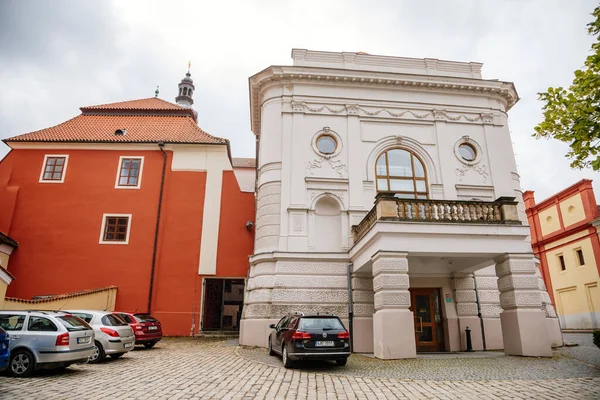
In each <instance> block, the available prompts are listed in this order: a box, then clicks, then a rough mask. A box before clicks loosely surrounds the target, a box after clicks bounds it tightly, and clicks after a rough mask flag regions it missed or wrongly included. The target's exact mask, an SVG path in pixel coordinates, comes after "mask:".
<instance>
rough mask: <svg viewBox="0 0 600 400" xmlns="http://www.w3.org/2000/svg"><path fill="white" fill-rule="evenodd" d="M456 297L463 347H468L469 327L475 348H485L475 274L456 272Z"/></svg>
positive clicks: (464, 348) (463, 348)
mask: <svg viewBox="0 0 600 400" xmlns="http://www.w3.org/2000/svg"><path fill="white" fill-rule="evenodd" d="M454 298H455V300H456V314H457V315H458V328H459V333H460V345H461V349H462V350H466V349H467V334H466V329H467V328H469V329H470V331H471V343H472V345H473V350H483V338H482V335H481V320H480V319H479V312H478V309H477V293H476V292H475V279H474V277H473V274H466V273H455V274H454Z"/></svg>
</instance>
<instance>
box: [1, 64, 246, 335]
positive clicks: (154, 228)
mask: <svg viewBox="0 0 600 400" xmlns="http://www.w3.org/2000/svg"><path fill="white" fill-rule="evenodd" d="M187 77H188V78H189V73H188V75H187ZM182 85H183V87H182ZM186 85H187V86H191V87H192V88H193V85H192V83H191V78H190V79H189V80H188V81H187V82H185V78H184V81H182V84H180V94H181V95H180V97H178V102H180V101H179V100H182V101H181V102H180V104H182V105H177V104H172V103H169V102H167V101H164V100H160V99H158V98H149V99H141V100H134V101H127V102H122V103H114V104H106V105H101V106H92V107H83V108H81V114H80V115H79V116H77V117H75V118H73V119H71V120H69V121H66V122H64V123H62V124H60V125H57V126H54V127H51V128H47V129H43V130H40V131H36V132H32V133H28V134H25V135H20V136H16V137H12V138H9V139H6V140H4V142H5V143H6V144H7V145H8V146H10V147H11V151H10V152H9V154H8V155H7V156H6V157H5V158H4V159H3V160H2V161H1V162H0V210H1V212H0V231H2V232H4V233H6V234H8V235H9V236H10V237H12V238H14V239H15V240H16V241H17V242H18V244H19V247H18V250H17V251H15V252H14V253H13V254H12V257H11V259H10V265H9V266H8V270H9V271H10V273H11V274H12V275H14V276H15V277H16V279H15V280H14V281H13V282H12V284H11V285H10V286H9V288H8V292H7V296H11V297H17V298H31V297H32V296H39V295H49V294H59V293H66V292H74V291H81V290H85V289H93V288H99V287H104V286H111V285H114V286H117V288H118V294H117V300H116V308H117V310H122V311H132V312H134V311H140V312H145V311H149V312H151V313H152V314H153V315H155V316H156V317H157V318H158V319H160V320H161V322H162V324H163V330H164V333H165V334H167V335H190V334H195V333H197V332H198V331H199V330H200V329H201V325H202V319H201V317H202V316H201V313H202V310H203V309H204V310H205V311H206V314H207V315H209V319H211V321H212V322H210V321H209V322H207V323H208V324H210V325H211V326H210V327H206V328H208V329H210V328H216V329H218V328H227V327H228V326H229V325H230V326H231V327H232V328H235V327H236V323H237V322H236V319H238V320H239V315H238V314H237V313H241V301H242V300H243V299H239V301H237V300H236V299H234V300H232V301H230V302H229V303H230V304H225V303H226V301H225V299H224V297H225V296H224V295H223V294H222V295H221V298H220V302H219V299H218V294H217V295H216V297H215V295H213V294H211V295H210V296H203V282H205V281H208V280H211V279H216V280H214V281H211V282H210V286H211V287H214V286H215V284H214V283H215V282H220V286H221V287H222V288H223V291H222V293H225V288H226V287H229V288H231V286H232V285H233V286H235V285H236V284H240V283H241V285H242V288H243V282H244V281H243V279H244V278H245V277H246V275H247V270H248V256H249V255H250V254H252V251H253V235H254V232H253V230H252V229H248V227H247V225H250V224H248V222H249V221H251V222H252V221H254V213H255V211H254V194H253V193H252V192H250V191H246V192H244V191H242V190H240V185H239V184H238V180H237V179H236V175H235V173H234V168H233V167H232V159H231V156H230V148H229V142H228V141H227V140H226V139H221V138H218V137H215V136H212V135H209V134H208V133H206V132H204V131H203V130H202V129H200V128H199V127H198V125H197V122H196V114H195V112H194V111H193V110H192V109H191V108H190V107H189V106H191V104H190V101H191V94H192V90H191V89H189V90H188V89H187V88H186ZM181 89H186V93H185V95H184V94H183V93H184V92H183V90H181ZM180 98H182V99H180ZM186 100H187V101H188V103H187V104H186ZM226 278H230V279H231V280H228V279H226ZM216 286H219V284H217V285H216ZM213 291H214V290H213ZM242 293H243V290H242ZM238 302H239V311H238V310H236V304H237V303H238ZM225 305H227V306H228V307H225ZM68 308H69V305H68V303H67V304H65V309H68ZM224 310H225V311H224ZM227 310H230V311H227ZM227 312H229V314H228V315H224V313H227ZM215 315H216V316H217V317H215ZM218 317H220V323H221V325H219V326H216V325H215V324H216V322H219V321H218V320H219V318H218ZM215 321H216V322H215ZM223 321H225V322H223ZM224 323H225V324H226V325H228V326H224V325H223V324H224ZM217 325H218V324H217Z"/></svg>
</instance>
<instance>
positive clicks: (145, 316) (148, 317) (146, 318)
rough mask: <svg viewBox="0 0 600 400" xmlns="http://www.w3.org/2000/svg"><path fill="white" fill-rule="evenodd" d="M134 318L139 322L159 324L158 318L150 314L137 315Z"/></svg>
mask: <svg viewBox="0 0 600 400" xmlns="http://www.w3.org/2000/svg"><path fill="white" fill-rule="evenodd" d="M134 317H135V319H137V321H138V322H158V320H157V319H156V318H154V317H153V316H151V315H148V314H135V315H134Z"/></svg>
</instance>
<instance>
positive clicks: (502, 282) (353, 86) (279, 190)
mask: <svg viewBox="0 0 600 400" xmlns="http://www.w3.org/2000/svg"><path fill="white" fill-rule="evenodd" d="M292 58H293V61H294V63H293V66H271V67H269V68H266V69H265V70H263V71H261V72H259V73H258V74H256V75H254V76H252V77H251V78H250V82H249V83H250V99H251V125H252V130H253V132H254V134H255V135H256V137H257V140H258V141H257V143H258V151H257V153H258V159H257V181H256V223H255V226H256V234H255V245H254V254H253V255H252V257H251V258H250V274H249V280H248V283H247V289H246V298H245V306H244V312H243V319H242V322H241V332H240V341H241V344H245V345H259V346H267V345H268V343H267V338H268V332H269V328H268V325H269V324H271V323H276V322H277V321H278V320H279V318H281V317H282V316H283V315H284V314H285V313H288V312H305V313H316V312H332V313H335V314H337V315H340V316H342V317H343V318H344V319H345V320H346V321H345V322H346V323H347V324H348V325H349V326H350V327H351V330H352V337H353V345H354V351H356V352H372V353H374V354H375V355H376V356H377V357H379V358H386V359H387V358H409V357H415V355H416V352H417V351H440V350H441V351H457V350H461V349H465V348H466V343H465V329H466V328H467V327H468V328H469V329H470V330H471V332H472V336H473V343H474V348H475V349H482V348H487V349H490V348H504V349H505V351H506V352H507V353H508V354H517V355H529V356H549V355H550V354H551V345H553V344H554V345H560V344H562V342H561V339H560V331H559V329H558V323H557V320H556V318H552V314H553V311H546V312H545V311H544V310H546V309H547V308H550V309H551V308H552V305H551V304H550V302H549V301H548V300H547V297H548V295H547V293H545V289H544V288H543V280H542V279H541V275H540V274H539V271H538V269H537V266H536V262H535V257H534V255H533V254H532V252H531V246H530V243H529V241H528V236H529V228H528V226H527V219H526V215H525V208H524V205H523V201H522V194H521V189H520V183H519V175H518V173H517V168H516V164H515V158H514V154H513V149H512V144H511V139H510V134H509V129H508V123H507V112H508V110H509V109H510V108H511V107H512V106H513V105H514V104H515V103H516V101H517V100H518V95H517V92H516V90H515V88H514V86H513V84H512V83H507V82H502V81H498V80H484V79H482V77H481V66H482V65H481V64H478V63H460V62H449V61H441V60H435V59H409V58H400V57H382V56H373V55H368V54H364V53H329V52H317V51H307V50H298V49H296V50H293V51H292Z"/></svg>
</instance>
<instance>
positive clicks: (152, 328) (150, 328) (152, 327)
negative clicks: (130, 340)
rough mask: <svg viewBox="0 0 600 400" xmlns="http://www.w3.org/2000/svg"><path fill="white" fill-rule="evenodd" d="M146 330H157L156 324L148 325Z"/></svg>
mask: <svg viewBox="0 0 600 400" xmlns="http://www.w3.org/2000/svg"><path fill="white" fill-rule="evenodd" d="M148 330H149V331H157V330H158V326H149V327H148Z"/></svg>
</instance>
